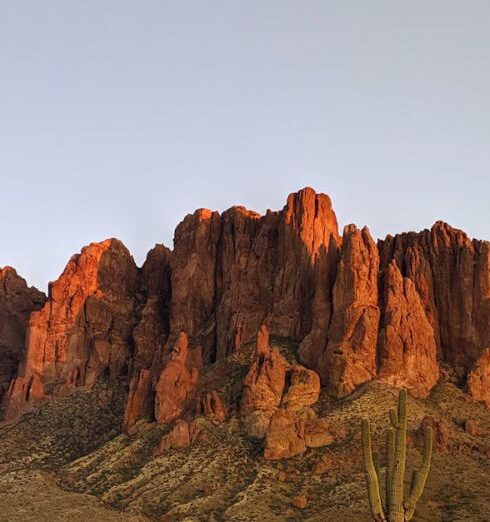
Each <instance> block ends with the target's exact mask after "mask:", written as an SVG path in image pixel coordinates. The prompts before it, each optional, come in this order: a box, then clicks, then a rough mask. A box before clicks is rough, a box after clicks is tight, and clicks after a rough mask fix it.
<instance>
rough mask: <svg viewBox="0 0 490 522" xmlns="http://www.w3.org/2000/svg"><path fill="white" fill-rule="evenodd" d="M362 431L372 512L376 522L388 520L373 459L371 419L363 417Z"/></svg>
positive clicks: (364, 461) (365, 470) (364, 460)
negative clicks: (384, 511)
mask: <svg viewBox="0 0 490 522" xmlns="http://www.w3.org/2000/svg"><path fill="white" fill-rule="evenodd" d="M361 432H362V457H363V463H364V472H365V475H366V485H367V489H368V496H369V504H370V506H371V513H372V515H373V519H374V520H375V521H376V522H386V518H385V516H384V513H383V507H382V505H381V496H380V492H379V479H378V474H377V472H376V468H375V465H374V461H373V454H372V449H371V428H370V426H369V421H368V420H367V419H363V420H362V423H361Z"/></svg>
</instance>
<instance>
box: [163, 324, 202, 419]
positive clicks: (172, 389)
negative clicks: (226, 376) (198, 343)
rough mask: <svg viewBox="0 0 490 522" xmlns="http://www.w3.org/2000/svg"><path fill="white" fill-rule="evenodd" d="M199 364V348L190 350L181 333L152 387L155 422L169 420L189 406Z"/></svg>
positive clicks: (176, 417) (186, 340) (191, 403)
mask: <svg viewBox="0 0 490 522" xmlns="http://www.w3.org/2000/svg"><path fill="white" fill-rule="evenodd" d="M201 365H202V360H201V351H200V348H196V349H194V350H192V351H191V350H190V349H189V341H188V338H187V334H185V333H183V332H181V333H180V334H179V336H178V338H177V340H176V342H175V345H174V347H173V349H172V352H171V353H170V355H169V356H168V357H167V360H166V361H165V363H164V366H163V370H162V371H161V373H160V376H159V378H158V381H157V383H156V386H155V419H156V421H157V423H158V424H166V423H168V422H172V421H174V420H176V419H178V418H179V417H180V416H181V415H182V414H183V413H184V412H185V411H187V410H189V409H191V408H192V406H193V405H194V403H195V400H194V399H195V389H196V384H197V379H198V375H199V368H200V367H201Z"/></svg>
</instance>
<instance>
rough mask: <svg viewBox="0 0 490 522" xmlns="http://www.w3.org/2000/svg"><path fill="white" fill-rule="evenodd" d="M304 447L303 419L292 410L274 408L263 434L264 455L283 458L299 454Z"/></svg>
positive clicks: (270, 458) (271, 458) (277, 458)
mask: <svg viewBox="0 0 490 522" xmlns="http://www.w3.org/2000/svg"><path fill="white" fill-rule="evenodd" d="M305 449H306V443H305V420H304V419H303V418H301V417H298V416H297V415H296V414H295V413H294V412H292V411H289V410H283V409H279V410H276V411H275V412H274V414H273V415H272V418H271V422H270V425H269V428H268V430H267V433H266V436H265V447H264V457H265V458H266V459H268V460H279V459H285V458H290V457H294V456H295V455H300V454H301V453H303V452H304V451H305Z"/></svg>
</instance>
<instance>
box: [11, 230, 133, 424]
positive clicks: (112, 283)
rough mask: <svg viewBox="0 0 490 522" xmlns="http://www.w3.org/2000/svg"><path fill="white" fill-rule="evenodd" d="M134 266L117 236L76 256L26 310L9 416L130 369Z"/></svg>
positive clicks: (119, 375) (83, 250)
mask: <svg viewBox="0 0 490 522" xmlns="http://www.w3.org/2000/svg"><path fill="white" fill-rule="evenodd" d="M137 288H138V270H137V268H136V265H135V263H134V261H133V259H132V257H131V255H130V254H129V252H128V251H127V249H126V248H125V247H124V245H123V244H122V243H121V242H120V241H117V240H115V239H109V240H106V241H103V242H102V243H92V244H91V245H89V246H88V247H85V248H84V249H82V252H81V253H80V254H78V255H75V256H73V257H72V258H71V259H70V261H69V263H68V265H67V266H66V268H65V271H64V272H63V274H62V275H61V277H60V278H59V279H58V280H57V281H55V282H54V283H51V284H50V286H49V295H48V300H47V301H46V303H45V304H44V306H43V307H42V309H41V310H39V311H37V312H34V313H32V314H31V316H30V320H29V326H28V331H27V354H26V362H25V367H24V368H23V369H22V371H21V372H19V376H18V377H17V378H16V379H15V380H14V381H13V382H12V384H11V386H10V389H9V392H8V402H7V411H6V416H7V418H13V417H15V416H16V415H17V414H18V413H20V412H21V411H23V410H24V409H25V408H26V407H27V406H29V405H30V404H34V403H35V402H36V401H38V400H39V399H42V398H43V397H46V396H50V395H53V394H55V393H62V392H63V391H66V390H67V389H70V388H73V387H76V386H85V385H91V384H93V383H94V382H96V381H97V380H98V379H100V378H101V377H107V378H109V379H112V380H115V379H117V378H119V377H123V376H127V373H128V367H129V364H130V359H131V355H132V349H131V335H132V330H133V327H134V316H135V307H136V294H137Z"/></svg>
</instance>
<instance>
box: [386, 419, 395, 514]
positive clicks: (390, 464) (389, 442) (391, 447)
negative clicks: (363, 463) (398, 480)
mask: <svg viewBox="0 0 490 522" xmlns="http://www.w3.org/2000/svg"><path fill="white" fill-rule="evenodd" d="M394 462H395V431H394V430H393V428H390V429H388V430H387V431H386V477H385V488H386V499H385V505H386V512H387V513H389V511H390V499H391V489H392V485H393V469H394Z"/></svg>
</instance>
